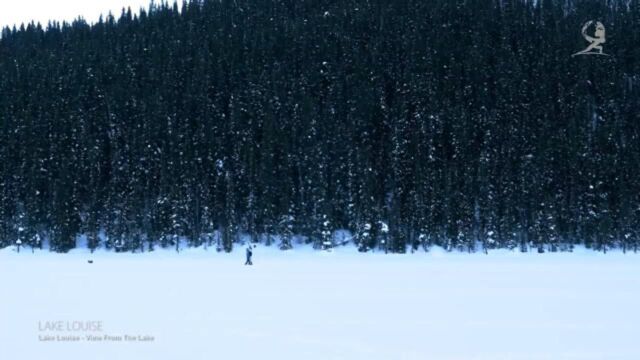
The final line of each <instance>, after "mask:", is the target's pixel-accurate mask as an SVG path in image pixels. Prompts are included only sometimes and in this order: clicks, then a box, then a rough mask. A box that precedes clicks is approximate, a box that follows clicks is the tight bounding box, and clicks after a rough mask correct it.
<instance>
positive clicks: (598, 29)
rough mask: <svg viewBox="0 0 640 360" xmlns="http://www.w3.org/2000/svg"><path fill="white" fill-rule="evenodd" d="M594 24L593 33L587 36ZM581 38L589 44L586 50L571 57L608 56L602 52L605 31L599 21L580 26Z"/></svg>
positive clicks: (590, 21) (591, 21)
mask: <svg viewBox="0 0 640 360" xmlns="http://www.w3.org/2000/svg"><path fill="white" fill-rule="evenodd" d="M594 24H595V32H594V33H593V36H591V35H589V34H588V33H587V32H588V31H589V30H590V29H591V27H592V25H594ZM581 32H582V36H583V37H584V38H585V40H587V41H588V42H589V43H590V44H589V46H587V48H586V49H584V50H582V51H578V52H577V53H575V54H573V55H571V56H576V55H604V56H609V55H607V54H605V53H604V52H603V48H602V44H604V43H605V42H606V41H607V40H606V38H605V29H604V25H602V23H601V22H600V21H593V20H589V21H587V22H586V23H584V25H583V26H582V31H581Z"/></svg>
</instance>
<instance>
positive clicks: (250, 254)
mask: <svg viewBox="0 0 640 360" xmlns="http://www.w3.org/2000/svg"><path fill="white" fill-rule="evenodd" d="M251 256H253V250H251V244H249V246H247V261H245V263H244V264H245V265H253V262H251Z"/></svg>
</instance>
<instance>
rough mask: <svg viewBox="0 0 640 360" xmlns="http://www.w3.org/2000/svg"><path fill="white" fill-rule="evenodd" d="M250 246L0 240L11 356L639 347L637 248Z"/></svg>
mask: <svg viewBox="0 0 640 360" xmlns="http://www.w3.org/2000/svg"><path fill="white" fill-rule="evenodd" d="M243 255H244V254H243V252H242V249H241V248H239V249H238V250H237V251H236V252H234V253H232V254H218V253H215V252H213V251H210V252H206V251H203V250H189V251H185V252H182V253H180V254H179V255H177V254H176V253H175V252H172V251H159V252H155V253H151V254H111V253H105V252H102V253H98V254H94V255H89V254H87V252H86V251H82V250H76V251H74V252H72V253H70V254H66V255H58V254H50V253H46V252H41V253H36V254H31V253H30V252H29V251H24V250H23V251H22V252H21V253H20V254H16V253H15V252H14V251H13V250H11V249H4V250H0V280H1V284H2V285H1V288H2V291H1V295H0V348H1V350H0V353H2V358H4V359H55V360H57V359H65V360H70V359H109V360H112V359H119V360H123V359H135V360H139V359H168V360H178V359H185V360H190V359H207V360H211V359H265V360H266V359H278V360H287V359H292V360H293V359H295V360H303V359H304V360H309V359H318V360H330V359H368V360H374V359H384V360H389V359H393V360H399V359H420V360H425V359H491V360H496V359H510V360H511V359H536V360H539V359H554V360H556V359H607V360H614V359H638V358H640V341H639V337H638V335H639V334H640V255H636V254H626V255H624V254H622V253H608V254H606V255H605V254H602V253H596V252H590V251H577V252H574V253H562V254H542V255H540V254H533V253H532V254H521V253H509V252H504V251H500V252H492V253H489V255H484V254H480V253H479V254H445V253H442V252H441V251H433V252H431V253H428V254H423V253H419V254H407V255H383V254H358V253H357V252H355V251H353V250H349V249H342V250H340V251H336V252H333V253H325V252H312V251H310V250H306V249H298V250H294V251H290V252H286V253H283V252H279V251H276V250H274V249H269V248H265V247H258V249H257V251H256V253H255V259H254V262H255V266H253V267H245V266H243V265H242V264H243V262H244V259H243ZM88 259H93V260H94V263H93V264H89V263H88V262H87V260H88ZM87 321H90V322H91V323H90V325H91V327H93V330H95V328H96V326H99V327H100V331H87V330H81V331H77V332H74V331H67V329H66V326H67V325H69V326H71V328H72V329H73V328H74V327H75V328H78V329H79V328H80V327H82V326H85V327H86V326H88V325H86V324H87V323H86V322H87ZM56 322H61V323H56ZM52 324H53V325H52ZM55 324H62V325H61V326H63V329H58V328H56V327H55V326H57V325H55ZM52 326H53V327H52ZM89 335H94V336H95V337H102V338H103V340H102V341H93V342H92V341H87V336H89ZM124 335H128V336H131V337H132V338H135V339H136V340H135V341H132V340H131V339H129V338H127V339H128V340H125V339H124V338H123V340H121V341H117V340H116V339H117V337H118V336H122V337H124ZM48 336H50V337H52V338H56V336H60V337H61V339H66V340H69V337H70V336H78V337H79V338H80V340H77V341H58V340H49V341H44V340H46V339H47V337H48ZM138 336H140V338H138ZM63 337H66V338H63ZM107 337H108V338H107ZM151 338H153V339H152V340H151ZM105 339H107V340H105ZM130 340H131V341H130ZM144 340H146V341H144Z"/></svg>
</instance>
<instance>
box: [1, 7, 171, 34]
mask: <svg viewBox="0 0 640 360" xmlns="http://www.w3.org/2000/svg"><path fill="white" fill-rule="evenodd" d="M150 2H151V0H0V27H2V28H3V27H5V26H13V25H14V24H15V25H17V26H18V25H19V24H21V23H27V22H30V21H31V20H35V21H36V22H38V21H39V22H40V23H41V24H42V25H43V26H46V24H47V22H48V21H49V20H57V21H60V22H62V21H63V20H66V21H72V20H73V19H75V18H77V17H78V16H82V17H83V18H84V19H85V20H86V21H88V22H90V23H92V22H95V21H96V20H98V18H99V17H100V14H104V15H106V14H108V13H109V11H111V12H112V13H113V14H114V15H115V16H116V17H117V16H118V15H120V11H121V10H122V8H123V7H128V6H130V7H131V10H132V11H134V12H138V10H139V9H140V8H141V7H144V8H147V7H148V5H149V3H150ZM160 2H161V1H159V0H156V1H155V3H156V4H158V3H160ZM170 2H171V3H173V0H171V1H170ZM180 2H181V1H180Z"/></svg>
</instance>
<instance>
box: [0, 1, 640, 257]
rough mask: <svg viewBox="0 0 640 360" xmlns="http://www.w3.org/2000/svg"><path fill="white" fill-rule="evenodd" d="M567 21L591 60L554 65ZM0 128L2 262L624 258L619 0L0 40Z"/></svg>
mask: <svg viewBox="0 0 640 360" xmlns="http://www.w3.org/2000/svg"><path fill="white" fill-rule="evenodd" d="M588 20H597V21H601V22H602V23H603V24H604V25H605V26H606V34H607V42H606V43H605V44H604V52H605V53H606V54H608V55H609V56H604V55H603V56H574V57H572V56H571V55H572V54H573V53H575V52H577V51H580V50H582V49H584V48H585V47H586V46H587V45H588V43H587V42H586V41H585V39H584V38H583V36H582V35H581V34H580V29H581V28H582V25H583V24H584V23H585V22H586V21H588ZM0 130H1V131H0V247H6V246H9V245H13V244H16V243H19V244H21V245H22V246H27V247H29V246H30V247H41V246H42V243H43V241H44V239H48V241H49V243H50V247H51V249H52V250H53V251H60V252H65V251H68V250H70V249H72V248H74V247H75V246H76V240H77V239H78V237H79V236H81V235H84V236H86V237H87V238H88V246H89V247H91V248H92V249H95V248H97V247H106V248H110V249H115V250H117V251H147V250H149V249H153V248H154V247H155V248H157V247H176V246H177V244H179V242H178V239H186V240H187V243H188V244H189V246H201V245H203V244H206V245H211V246H217V248H218V249H219V250H224V251H229V250H231V249H232V247H233V245H234V244H237V243H239V242H240V241H241V235H243V234H244V235H250V236H252V237H253V239H254V241H266V242H273V246H281V247H282V248H288V247H290V246H291V245H292V244H291V242H292V238H296V239H304V241H306V242H308V243H313V244H314V245H316V246H317V247H322V246H331V245H332V241H333V240H332V234H333V232H334V231H335V230H338V229H348V230H350V231H351V232H352V234H353V235H354V236H353V242H354V243H355V244H356V245H357V246H358V247H359V248H360V249H361V250H362V251H369V250H376V251H388V252H405V251H411V250H412V249H413V250H416V249H428V247H429V246H432V245H440V246H443V247H445V248H447V249H450V250H456V249H459V250H462V251H486V250H487V249H492V248H512V249H521V250H522V251H532V250H533V251H540V252H543V251H560V250H570V249H571V248H572V246H574V245H576V244H584V245H586V246H587V247H589V248H593V249H597V250H603V251H606V250H607V249H610V248H624V249H625V250H633V251H635V250H636V248H637V247H638V245H639V243H640V2H639V1H633V0H632V1H572V0H539V1H525V0H478V1H459V0H401V1H385V0H344V1H328V0H274V1H260V0H192V1H189V2H187V3H183V4H157V3H156V4H153V3H152V4H151V6H150V7H149V8H148V9H146V10H143V11H141V12H133V13H132V11H131V10H127V11H123V12H122V13H121V14H119V15H118V16H115V17H114V16H111V15H109V16H105V17H104V18H102V19H101V20H100V21H99V22H97V23H96V24H94V25H89V24H87V23H86V22H84V21H82V20H77V21H75V22H73V23H72V24H66V23H64V24H59V23H50V24H48V25H46V26H45V25H39V24H27V25H23V26H21V27H20V28H13V29H9V28H5V29H4V30H3V32H2V38H1V39H0ZM275 235H278V236H275ZM294 235H300V236H302V237H294Z"/></svg>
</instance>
